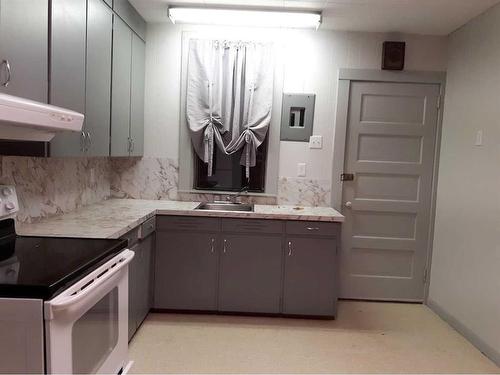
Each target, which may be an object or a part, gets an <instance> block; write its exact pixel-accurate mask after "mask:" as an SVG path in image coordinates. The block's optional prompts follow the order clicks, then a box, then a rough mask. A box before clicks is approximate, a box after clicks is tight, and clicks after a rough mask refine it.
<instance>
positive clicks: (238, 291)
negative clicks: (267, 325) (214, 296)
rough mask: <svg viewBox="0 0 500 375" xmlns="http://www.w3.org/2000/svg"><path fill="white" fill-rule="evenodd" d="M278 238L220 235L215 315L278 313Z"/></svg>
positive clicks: (279, 289)
mask: <svg viewBox="0 0 500 375" xmlns="http://www.w3.org/2000/svg"><path fill="white" fill-rule="evenodd" d="M281 271H282V246H281V236H280V235H278V236H273V235H261V234H226V233H224V234H223V239H222V253H221V256H220V278H219V306H218V309H219V311H226V312H253V313H275V314H278V313H279V312H280V298H281V279H282V277H281V275H282V272H281Z"/></svg>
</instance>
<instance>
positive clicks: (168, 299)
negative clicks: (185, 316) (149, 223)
mask: <svg viewBox="0 0 500 375" xmlns="http://www.w3.org/2000/svg"><path fill="white" fill-rule="evenodd" d="M217 238H218V237H217V233H193V232H163V231H161V230H160V231H158V233H157V247H156V267H155V298H154V306H155V308H159V309H178V310H215V308H216V291H217V252H216V246H217Z"/></svg>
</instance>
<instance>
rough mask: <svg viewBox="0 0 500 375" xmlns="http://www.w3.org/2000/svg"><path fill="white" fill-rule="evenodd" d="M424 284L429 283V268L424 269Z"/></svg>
mask: <svg viewBox="0 0 500 375" xmlns="http://www.w3.org/2000/svg"><path fill="white" fill-rule="evenodd" d="M424 284H427V268H426V269H425V270H424Z"/></svg>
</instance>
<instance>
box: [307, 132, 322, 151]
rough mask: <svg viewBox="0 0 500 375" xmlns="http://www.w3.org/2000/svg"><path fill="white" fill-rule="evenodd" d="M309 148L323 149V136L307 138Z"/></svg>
mask: <svg viewBox="0 0 500 375" xmlns="http://www.w3.org/2000/svg"><path fill="white" fill-rule="evenodd" d="M309 148H317V149H321V148H323V136H322V135H311V137H309Z"/></svg>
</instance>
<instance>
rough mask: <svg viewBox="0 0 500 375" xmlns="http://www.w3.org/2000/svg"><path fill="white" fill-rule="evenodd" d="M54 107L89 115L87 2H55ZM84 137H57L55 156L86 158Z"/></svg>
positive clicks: (52, 148)
mask: <svg viewBox="0 0 500 375" xmlns="http://www.w3.org/2000/svg"><path fill="white" fill-rule="evenodd" d="M51 27H52V31H51V38H52V39H51V43H50V45H51V47H50V51H51V52H50V98H49V102H50V104H53V105H56V106H59V107H63V108H68V109H71V110H73V111H77V112H80V113H85V52H86V32H87V1H86V0H52V13H51ZM82 140H83V139H82V134H81V133H73V132H67V133H60V134H56V136H55V137H54V139H53V140H52V141H51V142H50V154H51V156H80V155H82V154H83V142H82Z"/></svg>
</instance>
